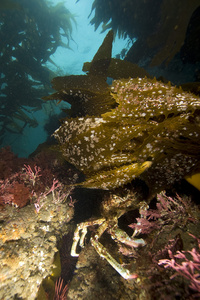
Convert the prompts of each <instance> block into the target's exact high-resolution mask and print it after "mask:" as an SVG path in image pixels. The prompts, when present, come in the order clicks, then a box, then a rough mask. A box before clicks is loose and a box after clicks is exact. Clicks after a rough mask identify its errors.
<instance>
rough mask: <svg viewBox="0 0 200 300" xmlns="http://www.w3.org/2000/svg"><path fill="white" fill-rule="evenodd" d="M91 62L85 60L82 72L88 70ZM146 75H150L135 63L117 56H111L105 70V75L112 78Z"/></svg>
mask: <svg viewBox="0 0 200 300" xmlns="http://www.w3.org/2000/svg"><path fill="white" fill-rule="evenodd" d="M90 67H91V63H89V62H86V63H84V65H83V69H82V71H83V72H88V71H89V70H90ZM145 76H146V77H148V78H151V76H150V75H149V74H148V72H147V71H145V69H143V68H141V67H139V66H138V65H136V64H133V63H131V62H129V61H126V60H121V59H117V58H112V59H111V62H110V65H109V67H108V71H107V77H111V78H113V79H120V78H129V77H131V78H136V77H141V78H143V77H145Z"/></svg>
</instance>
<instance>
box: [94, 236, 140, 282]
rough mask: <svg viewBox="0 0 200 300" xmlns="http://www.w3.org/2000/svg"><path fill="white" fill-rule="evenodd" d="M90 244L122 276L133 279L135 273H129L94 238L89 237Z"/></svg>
mask: <svg viewBox="0 0 200 300" xmlns="http://www.w3.org/2000/svg"><path fill="white" fill-rule="evenodd" d="M90 240H91V244H92V245H93V246H94V248H95V250H96V251H97V253H98V254H99V255H100V256H101V257H102V258H105V259H106V260H107V262H108V263H109V264H110V265H111V266H112V267H113V268H114V269H115V270H116V271H117V272H118V273H119V274H120V275H121V276H122V277H123V278H124V279H135V278H137V277H138V276H137V274H134V273H131V272H130V271H129V270H128V269H125V268H124V267H123V266H122V265H121V264H120V263H118V262H117V261H116V260H115V259H114V258H113V257H112V256H111V255H110V254H109V253H108V251H107V250H106V248H105V247H104V246H103V245H102V244H101V243H100V242H99V241H97V240H95V239H94V238H91V239H90Z"/></svg>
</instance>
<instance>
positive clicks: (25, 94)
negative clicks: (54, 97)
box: [0, 0, 75, 143]
mask: <svg viewBox="0 0 200 300" xmlns="http://www.w3.org/2000/svg"><path fill="white" fill-rule="evenodd" d="M73 23H75V18H74V16H73V15H72V14H71V13H70V12H69V10H68V9H67V8H66V7H65V6H64V3H58V4H57V5H55V6H53V5H51V4H49V3H48V2H46V1H45V0H29V1H25V0H18V1H17V2H12V1H1V5H0V40H1V44H0V65H1V70H0V87H1V94H0V136H1V143H2V142H3V138H4V137H5V135H6V134H7V133H8V132H11V133H17V134H22V132H23V129H24V127H25V126H26V125H29V126H31V127H36V126H38V123H37V121H36V119H34V118H33V117H30V114H29V113H30V112H33V111H36V110H39V109H41V107H42V100H41V97H42V96H44V95H46V94H47V93H48V92H49V91H51V87H50V80H51V78H53V77H54V76H55V74H54V73H53V72H52V71H51V70H50V69H48V68H47V67H46V66H45V65H44V64H45V63H46V62H47V61H48V60H50V56H51V55H52V54H53V53H55V51H56V49H57V48H58V47H59V46H61V47H65V48H68V49H69V48H70V46H69V42H70V40H71V38H72V37H71V34H72V25H73ZM62 37H65V38H66V39H67V43H66V44H65V43H63V41H62Z"/></svg>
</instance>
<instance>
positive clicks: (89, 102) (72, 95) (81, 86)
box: [42, 75, 116, 117]
mask: <svg viewBox="0 0 200 300" xmlns="http://www.w3.org/2000/svg"><path fill="white" fill-rule="evenodd" d="M52 85H53V88H54V89H56V90H57V91H58V92H56V93H54V94H52V95H49V96H46V97H43V98H42V99H44V100H60V101H61V100H64V101H66V102H68V103H70V104H71V109H70V115H71V116H72V117H76V116H85V115H87V114H89V115H90V114H91V115H95V116H100V115H101V114H102V113H104V112H106V111H109V110H110V109H111V108H114V107H115V106H116V102H115V100H114V99H113V97H112V96H111V95H110V91H109V88H108V84H107V83H106V81H105V80H104V79H103V78H102V77H101V76H93V75H89V76H87V75H71V76H63V77H56V78H54V79H53V80H52Z"/></svg>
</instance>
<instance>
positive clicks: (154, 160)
mask: <svg viewBox="0 0 200 300" xmlns="http://www.w3.org/2000/svg"><path fill="white" fill-rule="evenodd" d="M111 91H112V95H113V97H114V99H115V101H116V102H117V103H118V106H117V107H115V108H114V109H112V110H110V111H108V112H106V113H104V114H102V115H101V117H99V118H95V117H91V116H86V117H84V118H75V119H68V120H66V121H65V122H64V123H63V124H62V125H61V126H60V128H59V129H58V130H56V131H55V133H54V136H55V137H56V139H57V140H58V141H59V143H60V148H61V151H62V153H63V155H64V157H65V159H66V160H67V161H69V162H70V163H72V164H73V165H75V166H76V167H77V168H78V169H80V170H82V171H83V172H84V173H85V174H86V178H87V179H86V183H83V186H87V187H89V186H90V187H93V188H94V187H97V188H100V187H101V188H115V187H118V186H120V185H123V184H125V183H128V182H130V181H131V180H132V179H133V178H134V177H135V176H140V177H141V178H142V179H144V180H145V181H146V183H147V184H148V185H149V187H151V190H152V191H158V190H161V189H163V188H166V187H168V186H169V185H170V184H172V183H173V182H175V181H176V180H180V179H181V178H183V177H184V176H186V175H187V174H189V173H190V172H191V171H192V169H193V168H194V166H196V165H197V164H199V163H200V140H199V136H200V98H199V97H196V96H194V95H193V94H190V93H185V92H183V91H182V89H180V88H177V87H173V86H171V85H170V84H164V83H162V82H158V81H156V80H155V79H154V80H151V79H147V78H137V79H129V80H116V81H114V82H113V85H112V86H111ZM146 162H148V163H146ZM143 163H144V165H143ZM146 166H147V167H146ZM141 168H142V169H141ZM141 170H142V171H141Z"/></svg>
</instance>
